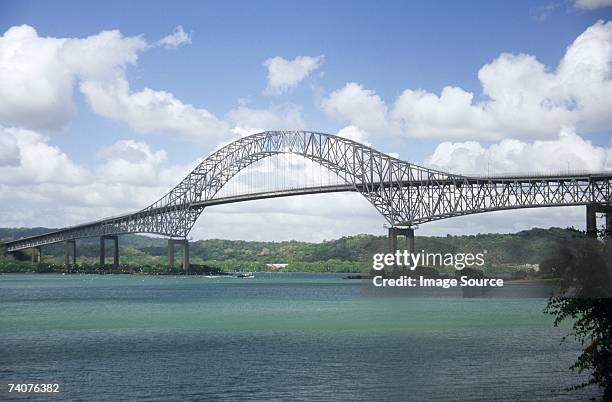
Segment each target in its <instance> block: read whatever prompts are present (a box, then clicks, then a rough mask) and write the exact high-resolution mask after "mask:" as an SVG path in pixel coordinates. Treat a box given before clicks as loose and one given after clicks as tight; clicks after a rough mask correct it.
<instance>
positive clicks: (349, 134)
mask: <svg viewBox="0 0 612 402" xmlns="http://www.w3.org/2000/svg"><path fill="white" fill-rule="evenodd" d="M336 135H337V136H339V137H344V138H348V139H349V140H353V141H356V142H358V143H360V144H363V145H368V146H371V145H372V144H370V142H369V141H368V133H366V132H365V131H364V130H362V129H360V128H359V127H356V126H346V127H344V128H342V129H340V130H339V131H338V133H337V134H336Z"/></svg>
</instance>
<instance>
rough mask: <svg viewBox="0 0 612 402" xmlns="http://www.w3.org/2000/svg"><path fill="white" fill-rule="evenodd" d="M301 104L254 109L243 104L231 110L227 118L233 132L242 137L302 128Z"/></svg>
mask: <svg viewBox="0 0 612 402" xmlns="http://www.w3.org/2000/svg"><path fill="white" fill-rule="evenodd" d="M301 112H302V108H301V107H300V106H296V105H292V104H285V105H280V106H275V107H271V108H268V109H254V108H249V107H247V106H244V105H241V106H239V107H238V108H236V109H233V110H230V111H229V113H228V114H227V120H228V121H229V122H230V123H231V124H232V126H233V127H234V128H233V130H232V131H233V132H234V133H235V134H238V135H240V136H242V137H244V136H246V135H251V134H256V133H260V132H262V131H266V130H300V129H302V128H303V127H304V121H303V120H302V115H301Z"/></svg>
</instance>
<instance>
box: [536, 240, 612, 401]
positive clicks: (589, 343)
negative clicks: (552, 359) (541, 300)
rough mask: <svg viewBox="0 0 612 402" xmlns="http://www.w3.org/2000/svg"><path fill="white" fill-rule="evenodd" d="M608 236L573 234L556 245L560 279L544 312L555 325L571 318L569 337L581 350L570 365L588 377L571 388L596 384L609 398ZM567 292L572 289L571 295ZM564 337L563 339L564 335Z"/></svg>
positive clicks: (611, 286) (611, 291)
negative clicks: (552, 317)
mask: <svg viewBox="0 0 612 402" xmlns="http://www.w3.org/2000/svg"><path fill="white" fill-rule="evenodd" d="M611 250H612V239H606V241H605V242H600V241H597V240H595V239H585V238H584V237H583V236H577V239H576V240H575V241H572V242H569V243H568V242H564V243H563V245H562V246H560V247H559V256H560V263H561V264H560V266H561V267H563V270H564V272H563V281H562V285H561V288H560V289H559V291H560V292H561V293H560V295H559V296H556V297H552V298H550V300H549V302H548V305H547V307H546V310H545V311H546V312H547V313H549V314H552V315H554V316H555V321H554V324H555V326H558V325H559V324H560V323H561V322H563V321H565V320H572V321H573V324H572V330H571V333H570V335H569V336H573V337H574V338H575V339H576V340H578V341H579V342H580V343H581V344H582V345H583V346H585V348H584V350H583V351H582V353H581V354H580V356H579V357H578V359H577V360H576V362H575V363H574V364H573V365H572V366H571V369H572V370H575V371H577V372H578V373H582V372H588V373H589V377H588V379H587V380H586V381H584V382H583V383H580V384H578V385H576V386H574V387H572V388H571V389H579V388H583V387H586V386H589V385H594V384H597V385H599V386H600V387H602V388H603V389H604V400H606V401H608V400H612V298H611V297H612V278H611V273H612V270H611V268H612V263H611V258H610V256H611ZM567 292H573V294H572V295H571V297H569V296H568V295H567ZM564 339H566V338H564Z"/></svg>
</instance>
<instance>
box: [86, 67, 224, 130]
mask: <svg viewBox="0 0 612 402" xmlns="http://www.w3.org/2000/svg"><path fill="white" fill-rule="evenodd" d="M80 89H81V92H83V94H84V95H85V96H86V98H87V101H88V103H89V104H90V106H91V108H92V109H93V110H94V111H95V112H96V113H98V114H99V115H101V116H105V117H108V118H111V119H113V120H118V121H122V122H125V123H126V124H127V125H128V126H129V127H130V128H131V129H132V130H134V131H136V132H140V133H165V134H175V135H178V136H181V137H184V138H188V139H190V140H194V141H201V142H204V141H210V140H211V139H212V140H218V139H220V138H224V137H226V136H227V135H228V133H229V127H228V126H227V125H226V123H225V122H223V121H222V120H219V119H218V118H217V117H215V116H214V115H213V114H212V113H210V112H209V111H207V110H206V109H198V108H195V107H194V106H192V105H189V104H185V103H183V102H181V101H180V100H178V99H177V98H176V97H175V96H174V95H173V94H171V93H170V92H166V91H155V90H152V89H150V88H144V89H143V90H142V91H139V92H132V91H131V90H130V87H129V83H128V81H127V80H126V79H125V78H124V77H117V78H116V79H115V80H114V81H111V82H98V81H85V82H82V83H81V85H80Z"/></svg>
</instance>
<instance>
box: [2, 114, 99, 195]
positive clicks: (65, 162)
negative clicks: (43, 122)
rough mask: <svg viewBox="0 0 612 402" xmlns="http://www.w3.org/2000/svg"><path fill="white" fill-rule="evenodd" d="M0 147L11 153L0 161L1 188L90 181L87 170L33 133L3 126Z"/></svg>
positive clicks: (73, 183) (45, 139)
mask: <svg viewBox="0 0 612 402" xmlns="http://www.w3.org/2000/svg"><path fill="white" fill-rule="evenodd" d="M0 144H2V145H3V148H4V146H6V147H7V148H6V149H7V150H10V152H11V153H12V155H10V156H9V155H4V157H2V158H0V184H5V185H15V186H23V185H27V184H33V183H34V184H45V185H50V186H53V185H54V184H72V185H76V184H82V183H85V182H87V181H88V180H89V179H90V177H89V174H88V172H87V171H86V170H85V169H83V168H81V167H80V166H78V165H76V164H75V163H73V162H72V161H71V160H70V159H69V158H68V156H66V154H64V153H63V152H62V151H61V150H60V149H59V148H57V147H54V146H51V145H49V144H48V143H47V138H46V137H44V136H42V135H40V134H38V133H36V132H34V131H29V130H25V129H16V128H5V127H2V126H0ZM3 151H4V150H3ZM1 154H4V152H0V155H1Z"/></svg>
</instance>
